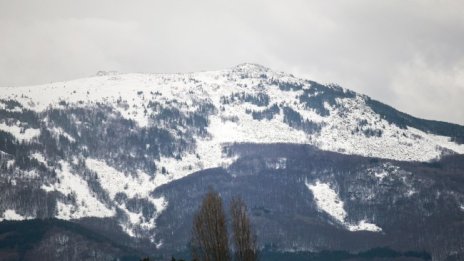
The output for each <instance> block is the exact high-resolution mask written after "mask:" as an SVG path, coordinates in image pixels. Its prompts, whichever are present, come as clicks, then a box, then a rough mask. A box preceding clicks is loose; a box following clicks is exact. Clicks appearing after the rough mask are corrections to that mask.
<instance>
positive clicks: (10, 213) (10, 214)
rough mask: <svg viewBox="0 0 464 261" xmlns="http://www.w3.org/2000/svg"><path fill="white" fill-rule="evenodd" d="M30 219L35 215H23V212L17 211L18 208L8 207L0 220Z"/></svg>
mask: <svg viewBox="0 0 464 261" xmlns="http://www.w3.org/2000/svg"><path fill="white" fill-rule="evenodd" d="M28 219H33V217H30V216H23V215H21V214H18V213H17V212H16V210H14V209H7V210H5V212H3V215H2V217H1V218H0V222H1V221H3V220H16V221H21V220H28Z"/></svg>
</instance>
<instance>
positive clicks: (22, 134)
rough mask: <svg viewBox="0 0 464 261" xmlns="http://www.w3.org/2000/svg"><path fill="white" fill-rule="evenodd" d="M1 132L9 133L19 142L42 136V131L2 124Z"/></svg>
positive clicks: (0, 126)
mask: <svg viewBox="0 0 464 261" xmlns="http://www.w3.org/2000/svg"><path fill="white" fill-rule="evenodd" d="M0 130H2V131H5V132H9V133H10V134H12V135H13V136H14V137H15V138H16V139H17V140H19V141H30V140H32V139H33V138H35V137H37V136H39V135H40V129H33V128H27V129H26V128H23V127H20V126H17V125H11V126H9V125H6V124H5V123H0Z"/></svg>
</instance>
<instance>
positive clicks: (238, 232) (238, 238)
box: [230, 197, 258, 261]
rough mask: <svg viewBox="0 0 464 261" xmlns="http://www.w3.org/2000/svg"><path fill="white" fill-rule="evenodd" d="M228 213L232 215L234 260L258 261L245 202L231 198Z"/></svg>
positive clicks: (254, 239) (237, 198)
mask: <svg viewBox="0 0 464 261" xmlns="http://www.w3.org/2000/svg"><path fill="white" fill-rule="evenodd" d="M230 211H231V215H232V233H233V235H232V239H233V242H234V247H235V260H237V261H256V260H258V252H257V246H256V237H255V236H254V234H253V231H252V227H251V223H250V218H249V216H248V211H247V206H246V204H245V202H244V201H243V200H242V199H241V198H240V197H235V198H233V199H232V201H231V204H230Z"/></svg>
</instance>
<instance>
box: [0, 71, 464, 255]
mask: <svg viewBox="0 0 464 261" xmlns="http://www.w3.org/2000/svg"><path fill="white" fill-rule="evenodd" d="M240 144H248V145H247V146H248V147H246V146H245V147H246V148H247V149H246V150H243V149H238V151H237V148H236V147H237V146H239V145H240ZM273 144H274V145H275V146H277V147H276V148H277V150H281V149H283V148H288V147H287V146H290V145H289V144H291V146H297V147H296V148H299V147H298V146H308V148H310V149H307V150H304V151H301V153H302V154H303V155H300V156H301V157H302V158H301V159H300V158H299V156H298V155H295V154H294V153H290V152H289V153H286V154H285V153H284V154H282V155H278V156H276V155H273V156H269V157H264V156H257V155H259V154H257V153H256V152H257V151H261V152H262V153H264V154H265V152H266V151H267V149H269V147H267V146H271V145H273ZM239 147H240V146H239ZM240 148H242V147H240ZM263 148H265V149H264V151H262V150H263ZM274 149H275V148H274ZM308 151H309V152H308ZM307 153H309V154H308V155H307ZM461 154H464V126H459V125H456V124H450V123H444V122H438V121H429V120H422V119H418V118H415V117H412V116H410V115H407V114H405V113H402V112H399V111H397V110H395V109H394V108H392V107H390V106H388V105H385V104H382V103H381V102H378V101H375V100H372V99H370V98H369V97H367V96H365V95H362V94H358V93H355V92H353V91H350V90H346V89H343V88H342V87H340V86H337V85H323V84H319V83H317V82H314V81H310V80H306V79H300V78H297V77H294V76H292V75H290V74H286V73H282V72H275V71H272V70H270V69H268V68H265V67H263V66H260V65H255V64H242V65H238V66H236V67H234V68H231V69H227V70H221V71H211V72H199V73H186V74H118V73H115V72H110V73H105V72H99V73H98V74H97V76H95V77H90V78H85V79H78V80H73V81H68V82H58V83H50V84H45V85H39V86H27V87H2V88H0V169H1V172H0V187H1V190H2V191H3V195H2V196H1V197H0V221H1V220H27V219H36V218H40V219H41V218H49V217H55V218H59V219H63V220H73V221H76V222H80V223H85V224H86V226H88V227H90V228H95V224H97V223H98V221H96V220H98V219H104V220H110V221H109V223H111V224H113V225H114V226H113V227H111V228H108V229H107V230H111V229H117V230H118V229H119V230H121V235H122V236H124V237H127V238H128V239H127V244H129V245H130V244H131V243H130V241H137V242H142V241H143V242H145V240H148V241H147V242H146V244H147V245H155V246H156V247H157V248H158V249H163V247H165V248H167V249H168V250H172V249H180V248H182V247H185V241H182V240H181V241H179V242H177V241H176V239H173V238H172V233H173V231H175V230H176V229H179V231H181V232H179V233H181V234H182V233H183V234H182V235H183V239H185V237H187V236H188V235H186V234H185V233H186V232H185V231H187V230H188V225H189V223H188V222H189V221H188V220H189V217H190V215H191V213H193V211H194V209H193V207H192V206H196V205H195V204H193V205H190V206H186V205H185V204H184V203H185V202H188V200H193V202H197V201H198V200H199V197H200V195H201V193H200V192H201V191H204V189H205V188H206V186H207V185H208V184H210V183H211V184H213V185H214V186H215V187H217V189H218V190H220V191H222V192H223V193H224V194H225V195H226V194H227V193H228V192H227V189H229V188H230V187H229V185H227V184H232V183H234V182H237V183H240V182H239V180H240V179H242V178H243V177H247V178H246V179H248V178H250V177H253V178H252V179H253V180H252V181H250V182H251V183H250V184H252V185H253V186H259V184H262V183H263V182H264V181H263V180H267V179H268V177H267V176H264V177H263V176H262V175H261V174H262V173H261V172H263V171H264V172H266V173H268V172H276V171H277V172H279V171H283V172H285V173H287V172H288V171H290V169H292V170H291V171H290V172H292V173H293V172H298V173H299V174H298V175H297V176H298V177H296V176H291V178H285V179H284V180H279V181H277V180H275V181H274V183H272V182H271V181H267V182H269V183H272V185H270V187H269V188H273V190H269V191H274V190H275V189H278V188H279V186H278V185H282V186H283V187H285V186H286V185H285V186H284V185H283V184H287V185H288V183H289V182H290V183H292V184H293V183H294V182H297V183H298V185H297V186H299V187H298V189H302V190H303V191H304V192H301V191H300V193H297V194H295V195H294V196H297V197H301V196H303V197H305V200H304V202H303V203H301V204H300V205H298V206H296V205H295V206H294V208H291V209H289V210H288V211H295V210H296V209H299V208H301V207H304V204H307V207H308V209H313V210H314V211H312V212H311V211H310V212H308V213H305V215H310V216H312V217H314V216H319V217H320V218H322V219H323V220H325V221H324V222H325V225H323V227H326V229H329V228H327V226H329V227H332V228H330V229H338V230H340V231H344V232H343V233H349V234H350V233H351V234H357V233H370V234H374V235H377V234H378V235H385V234H388V235H390V234H389V233H390V232H389V231H392V230H389V229H392V228H391V227H389V226H391V224H390V223H389V222H387V221H385V220H384V219H382V218H381V217H380V216H379V215H378V214H376V213H378V212H382V210H381V209H380V208H377V207H374V205H375V204H380V203H379V202H384V201H385V200H386V201H387V202H389V204H390V205H391V206H390V208H391V209H394V207H395V204H396V203H397V202H398V200H399V201H401V202H403V201H405V202H408V203H407V204H406V205H408V206H409V205H410V206H414V204H417V202H427V204H433V205H435V204H436V203H437V202H441V201H440V200H441V199H440V195H445V194H446V195H448V194H449V195H448V196H449V198H448V199H449V200H450V202H451V203H449V204H452V206H453V210H452V213H453V214H452V216H453V217H454V216H455V215H457V216H458V217H460V218H462V217H463V213H464V192H463V191H462V189H461V188H458V187H454V185H453V184H455V183H453V182H448V181H444V180H440V179H437V178H436V177H422V176H420V175H432V174H421V173H422V172H421V168H426V169H427V170H426V171H424V173H429V172H428V171H429V169H432V170H433V169H434V166H446V167H443V168H441V167H440V168H435V170H437V171H438V172H440V173H446V175H448V176H449V175H452V176H453V175H457V176H458V178H457V179H458V180H459V182H461V181H462V177H461V176H462V175H461V176H459V174H462V173H463V171H464V168H463V166H462V164H461V165H460V162H459V161H460V160H462V156H461ZM311 155H313V156H311ZM314 155H326V156H327V160H325V159H324V158H321V159H319V160H321V163H320V164H321V165H318V166H317V167H313V168H309V169H308V168H307V167H301V168H298V167H297V166H300V165H301V164H303V165H301V166H306V165H305V164H307V163H304V162H305V161H306V160H311V159H313V158H314V157H316V156H314ZM303 156H304V157H303ZM344 157H347V159H349V160H345V161H346V162H345V163H346V166H344V167H341V166H340V167H334V166H332V165H331V164H333V162H332V160H328V159H338V158H343V159H345V158H344ZM256 158H258V159H256ZM316 158H319V156H317V157H316ZM295 159H300V161H297V160H295ZM361 159H362V160H361ZM335 161H336V162H338V161H337V160H335ZM348 162H355V163H348ZM405 162H408V163H407V164H406V163H405ZM449 162H451V163H449ZM456 162H457V163H456ZM405 164H406V165H405ZM408 164H409V165H408ZM449 164H451V166H449ZM453 164H454V165H453ZM452 166H455V167H454V169H453V167H452ZM205 171H206V173H210V172H211V171H212V172H214V173H216V174H215V175H217V176H218V178H225V177H227V182H225V183H224V184H222V183H221V182H222V181H221V180H220V181H217V182H216V181H214V182H212V181H211V182H209V183H208V182H206V183H201V182H200V183H199V184H198V185H195V186H199V187H195V188H192V187H191V186H190V185H192V186H193V184H197V183H198V182H199V181H198V180H203V179H204V178H205V177H204V176H203V174H202V173H205ZM208 171H210V172H208ZM432 172H433V171H432ZM192 173H195V174H192ZM251 173H261V174H260V175H251V176H249V175H250V174H251ZM341 173H344V174H345V175H352V174H353V173H356V175H353V176H351V177H350V178H346V177H341V176H340V177H339V175H341ZM449 173H451V174H449ZM417 175H419V176H417ZM446 175H445V176H446ZM448 176H446V177H448ZM453 177H454V176H453ZM208 179H209V178H207V180H208ZM186 180H189V182H190V183H187V185H182V186H178V185H176V184H184V183H183V182H185V181H186ZM213 180H214V178H213ZM282 182H283V183H282ZM344 182H348V183H344ZM353 182H354V183H353ZM358 182H361V183H358ZM427 182H429V183H427ZM436 182H438V183H442V184H445V185H443V186H438V187H434V186H433V185H431V184H435V183H436ZM455 182H458V181H455ZM189 184H190V185H189ZM220 184H222V185H220ZM240 184H241V183H240ZM295 184H296V183H295ZM348 184H356V185H353V186H352V187H351V188H349V186H348ZM242 185H243V186H245V185H244V184H242ZM230 186H232V185H230ZM169 187H172V189H171V190H169V189H166V188H169ZM177 187H179V188H177ZM200 187H201V188H200ZM387 188H390V189H387ZM393 188H394V189H393ZM431 188H434V189H436V193H437V194H438V196H436V198H434V200H432V199H431V198H429V196H427V193H426V192H427V191H431V190H430V189H431ZM179 189H180V190H179ZM192 189H193V190H192ZM288 189H289V190H291V188H288ZM346 189H348V190H349V191H347V190H346ZM185 191H188V197H185V196H186V195H182V194H181V192H185ZM192 191H198V194H192V193H193V192H192ZM252 191H253V189H252V188H250V189H249V190H243V194H244V195H245V198H248V200H249V201H250V202H255V204H254V205H252V206H255V207H257V206H259V203H258V201H256V198H252V197H251V196H250V194H253V192H252ZM269 191H267V192H266V193H268V192H269ZM286 191H287V192H288V190H283V191H282V194H279V193H278V195H281V196H283V195H284V194H285V193H286ZM266 193H264V192H263V193H262V194H263V195H264V194H266ZM258 194H259V193H258ZM258 194H256V195H258ZM306 194H309V195H311V196H306ZM173 195H175V196H173ZM422 197H426V198H427V200H424V199H423V198H422ZM183 200H186V201H183ZM274 200H275V201H276V202H283V201H281V200H279V199H274ZM287 200H290V199H287ZM308 200H309V201H308ZM268 201H269V199H268ZM183 202H184V203H183ZM285 202H287V201H285ZM355 202H358V203H355ZM431 202H432V203H431ZM282 204H283V205H285V204H284V203H282ZM357 204H358V205H357ZM178 206H183V208H181V209H179V208H178ZM447 206H448V205H447ZM455 206H457V207H455ZM257 208H258V207H257ZM266 209H267V208H266ZM269 209H271V208H269ZM173 211H177V212H175V213H176V215H177V216H184V217H185V219H184V220H183V221H179V220H177V221H178V222H177V223H178V224H177V225H176V224H172V223H169V220H167V219H166V217H168V216H169V217H171V219H170V222H173V219H175V217H176V216H171V215H172V213H174V212H173ZM263 211H264V210H263ZM270 211H273V210H270ZM442 211H448V210H446V209H444V210H442ZM318 213H319V214H318ZM321 213H322V216H321ZM382 213H383V212H382ZM424 213H426V214H427V215H428V214H430V215H431V216H433V215H435V214H436V213H435V212H434V211H433V210H427V211H425V212H424V211H422V210H421V211H419V212H418V213H417V215H418V216H420V215H421V214H424ZM446 213H447V214H449V213H448V212H446ZM390 214H391V213H390V212H388V213H386V215H387V216H388V215H390ZM281 217H282V216H279V215H276V219H275V220H274V221H272V222H276V221H277V219H278V218H281ZM402 217H403V216H402ZM254 218H255V219H256V220H259V219H260V218H259V217H258V216H256V217H254ZM442 218H443V217H442ZM89 219H90V220H92V221H89ZM271 219H272V218H271ZM160 222H161V223H160ZM266 222H271V221H269V218H266ZM295 222H296V221H295ZM427 222H429V221H427ZM427 222H426V221H424V223H421V224H422V225H425V224H428V225H430V224H429V223H427ZM296 223H298V222H296ZM296 223H295V224H296ZM159 224H162V226H161V225H159ZM179 224H181V226H182V227H181V228H179V227H177V226H178V225H179ZM298 224H299V225H301V226H303V227H304V224H300V223H298ZM330 229H329V230H330ZM460 229H461V227H460ZM338 230H337V231H338ZM169 231H170V232H169ZM182 231H183V232H182ZM302 231H304V229H303V230H302ZM395 231H396V230H395ZM458 231H461V232H462V231H463V230H458ZM102 233H106V232H105V231H103V232H102ZM170 233H171V235H169V234H170ZM260 233H264V232H261V230H260ZM340 233H342V232H340ZM391 233H392V234H394V233H393V232H391ZM290 234H291V235H293V236H294V237H295V241H294V243H293V248H294V249H305V250H308V249H310V250H321V249H324V246H323V244H313V243H309V244H303V243H302V242H303V241H304V240H303V241H302V242H300V241H301V235H299V234H298V233H297V232H295V234H292V233H290ZM343 235H345V234H343ZM374 237H379V236H374ZM263 238H265V239H266V240H269V242H273V243H276V244H277V243H278V242H277V239H276V238H274V237H273V236H272V235H266V234H265V233H264V234H263ZM296 238H300V241H298V240H297V239H296ZM303 238H304V237H303ZM305 240H310V239H308V238H306V239H305ZM392 240H393V239H392ZM459 240H462V237H461V239H459ZM459 240H458V241H457V242H455V241H453V242H452V243H449V245H450V248H451V249H453V251H457V250H455V249H454V248H453V247H454V246H455V245H456V244H457V243H460V242H463V241H459ZM174 242H177V245H176V243H174ZM326 242H331V243H330V245H331V247H330V248H331V249H336V248H335V247H333V246H334V244H335V245H336V244H339V246H340V247H343V248H344V249H348V250H350V249H352V248H350V247H351V246H345V245H343V244H340V243H334V242H332V241H331V240H329V239H326ZM379 242H384V241H382V240H380V239H379ZM263 243H266V242H263ZM428 243H429V242H428ZM428 243H427V244H428ZM179 244H180V245H179ZM182 244H184V245H182ZM373 246H375V245H373ZM414 247H415V246H411V248H413V249H415V248H414ZM282 248H286V249H290V248H292V246H290V245H286V244H283V245H282ZM424 248H425V247H424ZM354 249H356V250H362V248H360V246H357V247H354ZM427 249H428V248H427ZM406 250H408V249H406ZM419 250H422V249H419ZM428 250H429V251H432V250H430V249H428ZM461 251H462V249H461ZM434 253H435V252H434ZM436 254H437V253H436ZM439 254H440V255H441V254H443V253H442V252H440V253H439ZM437 255H438V254H437Z"/></svg>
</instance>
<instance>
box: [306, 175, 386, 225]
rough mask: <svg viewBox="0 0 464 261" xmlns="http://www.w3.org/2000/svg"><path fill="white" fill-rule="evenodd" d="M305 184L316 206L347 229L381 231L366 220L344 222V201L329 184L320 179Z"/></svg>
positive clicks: (345, 214)
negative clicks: (355, 222)
mask: <svg viewBox="0 0 464 261" xmlns="http://www.w3.org/2000/svg"><path fill="white" fill-rule="evenodd" d="M305 184H306V187H307V188H308V189H309V190H310V191H311V192H312V193H313V195H314V199H315V201H316V205H317V207H318V208H319V209H320V210H322V211H324V212H326V213H327V214H329V215H330V216H331V217H332V218H334V219H335V220H336V221H338V222H339V223H341V224H342V225H344V226H345V227H346V228H347V229H348V230H350V231H371V232H380V231H382V229H381V228H380V227H378V226H377V225H375V224H372V223H368V222H367V221H366V220H361V221H359V222H358V224H355V225H353V224H350V223H348V222H346V218H347V213H346V211H345V209H344V203H343V201H342V200H341V199H340V198H339V196H338V194H337V192H335V190H333V189H332V188H331V187H330V185H329V184H327V183H322V182H320V181H316V183H314V184H311V183H308V182H305Z"/></svg>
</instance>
